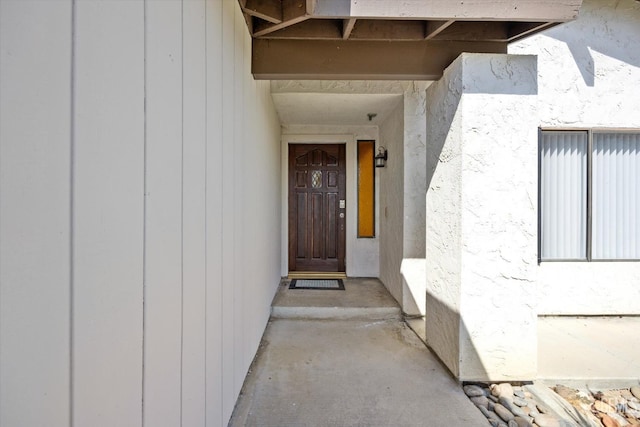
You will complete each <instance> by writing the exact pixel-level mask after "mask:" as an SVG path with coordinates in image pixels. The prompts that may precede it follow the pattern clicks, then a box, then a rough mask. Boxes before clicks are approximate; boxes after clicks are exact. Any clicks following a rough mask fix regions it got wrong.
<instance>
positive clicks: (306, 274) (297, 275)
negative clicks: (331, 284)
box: [287, 271, 347, 279]
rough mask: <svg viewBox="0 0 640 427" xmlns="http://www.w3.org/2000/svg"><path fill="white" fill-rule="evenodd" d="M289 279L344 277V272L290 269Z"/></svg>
mask: <svg viewBox="0 0 640 427" xmlns="http://www.w3.org/2000/svg"><path fill="white" fill-rule="evenodd" d="M287 278H289V279H346V278H347V275H346V273H344V272H336V271H290V272H289V274H288V275H287Z"/></svg>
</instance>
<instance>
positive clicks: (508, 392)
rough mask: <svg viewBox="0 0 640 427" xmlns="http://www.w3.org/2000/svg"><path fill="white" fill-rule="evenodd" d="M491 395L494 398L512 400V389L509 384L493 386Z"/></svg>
mask: <svg viewBox="0 0 640 427" xmlns="http://www.w3.org/2000/svg"><path fill="white" fill-rule="evenodd" d="M491 394H492V395H494V396H496V397H506V398H508V399H513V387H511V384H509V383H501V384H493V385H492V386H491Z"/></svg>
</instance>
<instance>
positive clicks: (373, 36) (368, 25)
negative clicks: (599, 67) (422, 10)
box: [350, 19, 424, 40]
mask: <svg viewBox="0 0 640 427" xmlns="http://www.w3.org/2000/svg"><path fill="white" fill-rule="evenodd" d="M350 39H351V40H424V24H423V23H422V21H397V20H380V19H360V20H358V23H357V25H356V26H355V27H354V29H353V31H352V32H351V37H350Z"/></svg>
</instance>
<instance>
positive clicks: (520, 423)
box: [513, 417, 533, 427]
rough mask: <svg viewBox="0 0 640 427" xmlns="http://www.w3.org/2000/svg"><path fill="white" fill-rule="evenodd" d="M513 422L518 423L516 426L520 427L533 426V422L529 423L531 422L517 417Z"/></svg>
mask: <svg viewBox="0 0 640 427" xmlns="http://www.w3.org/2000/svg"><path fill="white" fill-rule="evenodd" d="M513 420H514V421H515V422H516V425H517V426H518V427H532V426H533V425H532V424H531V422H529V420H527V419H524V418H522V417H515V418H514V419H513Z"/></svg>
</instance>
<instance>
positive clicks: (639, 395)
mask: <svg viewBox="0 0 640 427" xmlns="http://www.w3.org/2000/svg"><path fill="white" fill-rule="evenodd" d="M629 391H630V392H631V394H633V396H634V397H635V398H636V399H640V387H638V386H637V385H636V386H633V387H631V390H629Z"/></svg>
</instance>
